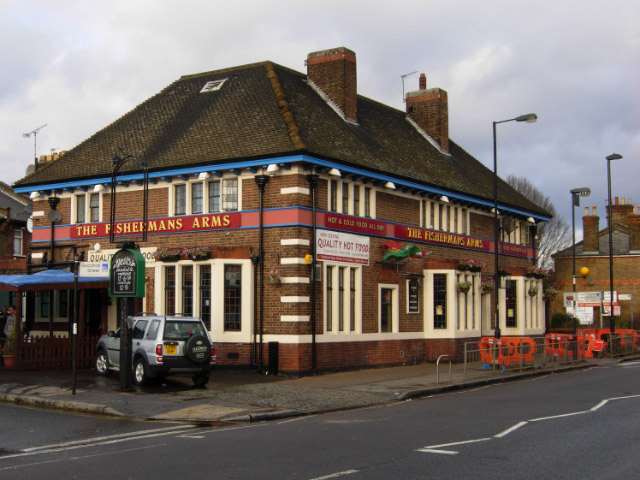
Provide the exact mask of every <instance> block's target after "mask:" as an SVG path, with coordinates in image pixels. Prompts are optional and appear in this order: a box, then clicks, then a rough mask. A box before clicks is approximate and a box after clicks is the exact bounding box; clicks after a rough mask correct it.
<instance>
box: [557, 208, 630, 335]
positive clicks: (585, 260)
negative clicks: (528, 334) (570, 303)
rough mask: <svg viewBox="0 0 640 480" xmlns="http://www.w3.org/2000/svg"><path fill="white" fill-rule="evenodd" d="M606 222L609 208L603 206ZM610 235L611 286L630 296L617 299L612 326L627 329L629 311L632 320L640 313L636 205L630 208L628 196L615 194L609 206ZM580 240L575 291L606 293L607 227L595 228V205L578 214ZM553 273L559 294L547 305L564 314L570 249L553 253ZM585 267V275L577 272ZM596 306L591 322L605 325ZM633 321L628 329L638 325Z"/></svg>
mask: <svg viewBox="0 0 640 480" xmlns="http://www.w3.org/2000/svg"><path fill="white" fill-rule="evenodd" d="M605 212H606V218H607V225H608V224H609V209H608V208H606V206H605ZM611 213H612V215H611V218H612V222H611V223H612V229H613V232H612V237H613V273H614V275H613V287H614V291H616V292H618V294H623V295H631V300H620V301H619V302H618V303H619V306H620V317H619V318H617V319H616V328H618V327H623V328H629V327H630V326H631V317H632V314H633V316H634V317H635V319H637V318H638V316H639V313H640V207H638V208H634V206H633V204H632V203H631V199H630V198H629V199H626V201H625V199H624V198H622V199H619V198H618V197H615V198H614V199H613V202H612V205H611ZM582 225H583V231H584V239H583V241H582V242H578V243H576V276H577V279H576V291H577V292H610V289H611V287H610V285H611V282H610V276H609V228H608V227H607V228H604V229H602V230H600V229H599V225H600V217H599V216H598V215H597V208H596V207H595V206H594V207H592V208H589V207H585V214H584V217H582ZM553 257H554V259H555V272H554V277H553V279H552V282H553V284H554V285H555V286H557V287H558V292H559V295H558V296H557V297H556V298H555V299H554V301H553V302H552V303H551V304H550V308H551V313H552V314H554V313H565V307H564V303H563V299H564V298H563V297H564V296H563V295H562V294H561V293H572V292H573V286H572V285H573V284H572V275H573V248H572V247H569V248H567V249H565V250H562V251H560V252H558V253H556V254H555V255H554V256H553ZM582 267H587V268H588V269H589V274H588V275H587V276H586V277H582V276H581V275H580V269H581V268H582ZM600 310H601V309H600V307H593V323H594V326H596V327H600V326H602V327H604V328H609V318H608V317H605V318H604V319H603V320H602V324H601V323H600V320H601V315H600V314H601V312H600ZM638 327H639V325H638V321H637V320H635V321H634V323H633V326H632V327H631V328H638Z"/></svg>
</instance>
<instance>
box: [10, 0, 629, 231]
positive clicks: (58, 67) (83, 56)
mask: <svg viewBox="0 0 640 480" xmlns="http://www.w3.org/2000/svg"><path fill="white" fill-rule="evenodd" d="M0 9H1V10H0V12H1V15H0V45H2V48H1V49H0V62H1V64H2V66H3V68H2V76H0V136H1V140H0V172H1V174H0V180H2V181H4V182H6V183H13V182H15V181H16V180H18V179H19V178H21V177H22V176H24V172H25V170H26V168H27V166H28V164H29V163H31V162H32V160H33V148H34V142H33V136H31V137H30V138H24V136H23V134H24V133H27V132H31V131H33V130H35V129H36V128H38V127H40V126H42V125H45V124H46V125H47V126H46V127H44V128H42V129H41V130H40V131H39V133H38V135H37V137H36V138H37V153H38V155H43V154H48V153H50V152H51V151H52V149H70V148H72V147H73V146H75V145H77V144H78V143H80V142H81V141H83V140H84V139H86V138H88V137H89V136H91V135H92V134H93V133H95V132H96V131H97V130H99V129H101V128H103V127H104V126H106V125H107V124H109V123H110V122H112V121H113V120H115V119H116V118H118V117H120V116H121V115H122V114H124V113H126V112H127V111H129V110H130V109H132V108H133V107H135V106H136V105H137V104H139V103H141V102H143V101H144V100H146V99H147V98H149V97H150V96H152V95H154V94H155V93H157V92H158V91H159V90H160V89H162V88H163V87H165V86H166V85H168V84H169V83H171V82H172V81H174V80H176V79H177V78H179V77H180V76H181V75H186V74H191V73H198V72H204V71H209V70H215V69H219V68H225V67H230V66H236V65H243V64H246V63H252V62H257V61H263V60H271V61H273V62H276V63H279V64H281V65H285V66H287V67H290V68H293V69H295V70H298V71H301V72H305V71H306V69H305V66H304V60H305V58H306V56H307V53H309V52H312V51H316V50H323V49H327V48H332V47H337V46H346V47H348V48H350V49H352V50H354V51H355V52H356V54H357V61H358V90H359V93H360V94H362V95H365V96H367V97H370V98H372V99H375V100H378V101H380V102H382V103H385V104H387V105H390V106H392V107H395V108H398V109H404V104H403V102H402V89H403V85H402V79H401V76H402V75H403V74H407V73H410V72H413V71H418V72H424V73H426V75H427V87H428V88H431V87H440V88H442V89H444V90H446V91H447V92H448V95H449V134H450V137H451V138H452V139H453V140H454V141H455V142H457V143H458V144H459V145H461V146H462V147H464V148H465V149H466V150H467V151H469V152H470V153H471V154H472V155H474V156H475V157H476V158H478V159H479V160H480V161H482V162H483V163H485V164H486V165H487V166H489V168H493V153H492V146H493V143H492V121H499V120H505V119H510V118H513V117H516V116H518V115H520V114H525V113H529V112H535V113H536V114H537V115H538V117H539V121H538V122H537V123H534V124H524V123H515V122H511V123H506V124H502V125H499V126H498V172H499V174H500V176H502V177H503V178H504V177H506V176H507V175H509V174H514V175H519V176H524V177H527V178H528V179H529V180H530V181H531V182H532V183H533V184H534V185H535V186H536V187H537V188H538V189H540V190H541V191H542V192H543V193H545V194H546V195H548V196H549V197H550V198H551V200H552V202H553V203H554V205H555V206H556V208H557V209H558V211H559V212H560V215H562V216H563V217H564V218H565V219H567V220H568V221H569V222H570V221H571V197H570V194H569V190H570V189H571V188H575V187H583V186H586V187H590V188H591V190H592V194H591V197H590V198H588V199H585V200H586V201H585V200H583V203H582V205H583V206H584V205H597V206H598V209H599V213H600V217H601V226H604V219H605V215H604V206H605V201H606V198H607V161H606V159H605V157H606V156H607V155H609V154H611V153H614V152H615V153H619V154H621V155H623V157H624V159H622V160H619V161H616V162H612V185H613V195H614V196H615V195H618V196H620V197H625V198H628V197H631V198H632V200H633V201H634V203H635V204H637V205H640V181H639V179H640V163H639V159H640V82H639V80H640V21H638V19H639V18H640V2H637V1H635V0H619V1H618V0H607V1H597V0H580V1H574V0H551V1H546V0H535V1H534V0H531V1H529V0H517V1H514V0H505V1H498V0H483V1H478V0H464V1H455V0H450V1H446V0H439V1H432V0H416V1H413V0H395V1H386V0H367V1H359V0H341V1H334V0H325V1H320V0H313V1H312V0H272V1H269V2H267V1H245V0H233V1H219V0H202V1H194V0H182V1H180V2H177V1H168V0H109V1H106V0H104V1H98V0H93V1H88V0H83V1H73V0H56V1H55V2H51V1H45V0H42V1H29V0H16V1H13V0H0ZM417 85H418V75H417V74H415V75H411V76H409V77H407V78H406V81H405V87H404V88H405V90H406V91H410V90H415V89H417ZM582 214H583V209H582V208H581V209H580V210H576V216H577V218H578V219H580V218H581V217H582ZM577 223H578V224H579V225H578V227H581V225H580V224H581V222H580V221H578V222H577ZM579 235H580V234H579Z"/></svg>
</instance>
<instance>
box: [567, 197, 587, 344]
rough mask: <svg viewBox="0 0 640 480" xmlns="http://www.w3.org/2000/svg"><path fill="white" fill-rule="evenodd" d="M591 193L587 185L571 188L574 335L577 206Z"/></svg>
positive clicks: (574, 326) (575, 328)
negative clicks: (582, 198)
mask: <svg viewBox="0 0 640 480" xmlns="http://www.w3.org/2000/svg"><path fill="white" fill-rule="evenodd" d="M589 195H591V189H589V188H587V187H582V188H573V189H572V190H571V226H572V228H571V235H572V236H573V336H574V340H575V336H576V334H577V330H578V320H577V318H576V305H577V304H576V208H575V207H579V206H580V197H588V196H589Z"/></svg>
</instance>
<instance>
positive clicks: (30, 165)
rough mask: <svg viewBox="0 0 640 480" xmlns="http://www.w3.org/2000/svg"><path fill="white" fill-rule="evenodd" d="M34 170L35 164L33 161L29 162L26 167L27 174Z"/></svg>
mask: <svg viewBox="0 0 640 480" xmlns="http://www.w3.org/2000/svg"><path fill="white" fill-rule="evenodd" d="M35 171H36V166H35V165H34V164H33V163H30V164H29V166H28V167H27V172H26V174H27V175H31V174H32V173H33V172H35Z"/></svg>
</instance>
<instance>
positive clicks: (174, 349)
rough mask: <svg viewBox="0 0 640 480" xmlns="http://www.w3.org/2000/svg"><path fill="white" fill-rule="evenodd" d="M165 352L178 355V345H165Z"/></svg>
mask: <svg viewBox="0 0 640 480" xmlns="http://www.w3.org/2000/svg"><path fill="white" fill-rule="evenodd" d="M164 354H165V355H177V354H178V345H165V346H164Z"/></svg>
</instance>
